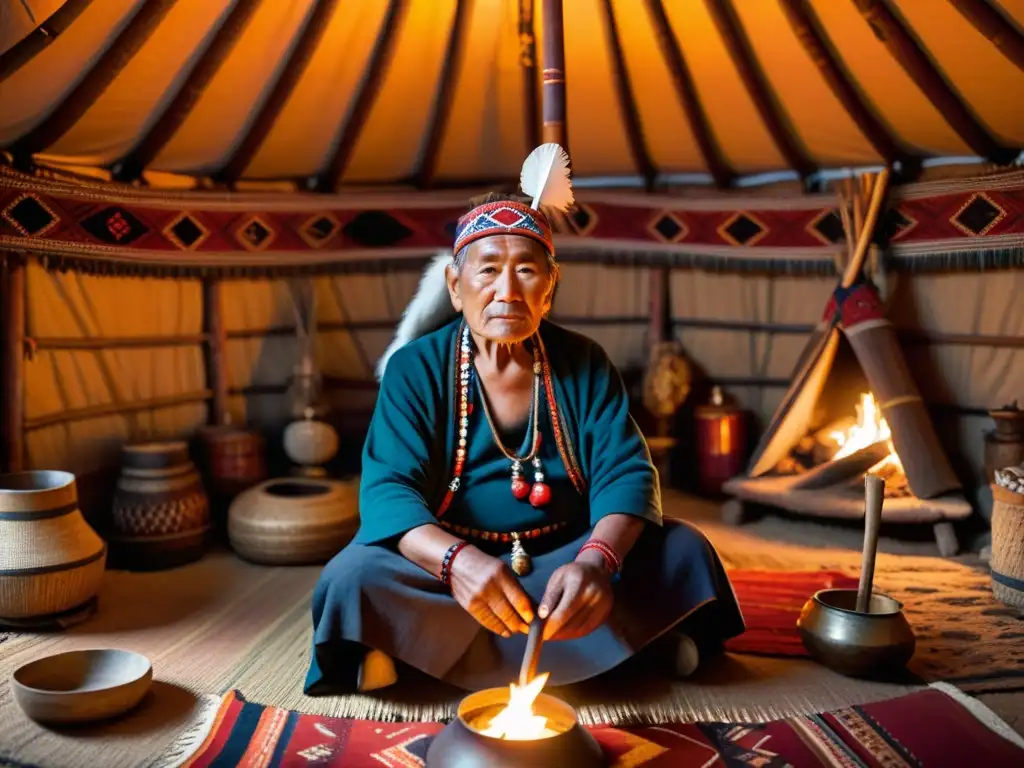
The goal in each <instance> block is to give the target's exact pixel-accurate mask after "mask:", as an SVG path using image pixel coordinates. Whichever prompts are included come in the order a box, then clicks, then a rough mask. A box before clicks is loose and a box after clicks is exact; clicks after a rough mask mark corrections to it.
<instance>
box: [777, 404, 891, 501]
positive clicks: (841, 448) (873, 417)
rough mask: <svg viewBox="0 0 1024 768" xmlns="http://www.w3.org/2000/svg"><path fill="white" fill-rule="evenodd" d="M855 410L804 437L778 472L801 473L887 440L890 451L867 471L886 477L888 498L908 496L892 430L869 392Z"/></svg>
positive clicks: (783, 461) (778, 467)
mask: <svg viewBox="0 0 1024 768" xmlns="http://www.w3.org/2000/svg"><path fill="white" fill-rule="evenodd" d="M856 413H857V415H856V417H847V418H845V419H840V420H839V421H835V422H832V423H831V424H828V425H827V426H826V427H824V428H823V429H820V430H818V431H817V432H814V433H812V434H810V435H807V436H806V437H804V438H803V439H802V440H801V441H800V442H799V443H797V445H796V447H795V448H794V449H793V451H792V453H791V455H790V456H788V457H787V458H785V459H783V460H782V461H781V462H780V463H779V465H778V466H777V467H776V471H777V472H778V473H780V474H784V475H797V474H802V473H803V472H806V471H807V470H809V469H812V468H814V467H816V466H819V465H821V464H825V463H827V462H830V461H837V460H839V459H843V458H845V457H847V456H852V455H853V454H854V453H856V452H857V451H860V450H863V449H865V448H868V447H870V446H873V445H875V444H877V443H883V442H884V443H885V444H886V445H887V446H888V449H889V450H888V453H887V454H886V456H885V458H883V459H882V460H881V461H879V462H878V463H877V464H875V465H874V466H872V467H871V468H870V469H868V472H870V473H871V474H875V475H879V476H880V477H882V478H883V479H884V480H885V495H886V497H893V496H906V495H908V494H909V493H910V491H909V488H908V486H907V477H906V474H905V473H904V471H903V463H902V462H901V461H900V457H899V454H897V453H896V448H895V446H894V445H893V443H892V432H891V431H890V429H889V424H888V423H887V422H886V420H885V417H884V416H882V411H881V409H880V408H879V407H878V403H877V402H876V401H875V398H874V396H873V395H872V394H871V393H870V392H864V393H861V395H860V402H859V403H858V404H857V406H856Z"/></svg>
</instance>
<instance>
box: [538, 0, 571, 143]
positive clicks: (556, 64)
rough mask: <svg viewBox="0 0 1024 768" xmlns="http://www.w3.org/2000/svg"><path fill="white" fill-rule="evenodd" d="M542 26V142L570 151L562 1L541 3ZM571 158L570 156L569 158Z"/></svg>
mask: <svg viewBox="0 0 1024 768" xmlns="http://www.w3.org/2000/svg"><path fill="white" fill-rule="evenodd" d="M541 3H542V7H541V10H542V14H543V15H542V21H543V24H544V61H543V64H544V72H543V76H544V81H543V82H544V91H543V94H542V103H543V109H542V111H543V117H544V124H543V130H542V131H541V137H542V139H543V140H544V143H549V142H554V143H556V144H560V145H561V146H562V147H564V148H565V151H566V152H568V151H569V131H568V129H567V127H566V114H565V36H564V35H563V33H562V0H541ZM569 156H570V157H572V155H571V154H570V155H569Z"/></svg>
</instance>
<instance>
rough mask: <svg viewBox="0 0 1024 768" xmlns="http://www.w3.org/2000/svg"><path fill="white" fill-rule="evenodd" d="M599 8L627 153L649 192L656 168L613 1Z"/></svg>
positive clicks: (607, 0)
mask: <svg viewBox="0 0 1024 768" xmlns="http://www.w3.org/2000/svg"><path fill="white" fill-rule="evenodd" d="M601 10H602V12H603V13H602V15H603V16H604V26H605V33H606V35H607V40H608V48H609V49H610V52H611V55H612V73H613V76H614V81H615V95H616V96H617V97H618V100H619V111H620V112H622V119H623V121H624V122H625V123H626V137H627V139H628V140H629V150H630V154H632V155H633V164H634V165H635V166H636V169H637V171H638V172H639V173H640V175H641V176H642V177H643V180H644V188H645V189H646V190H647V191H648V192H650V191H651V190H652V189H653V188H654V180H655V177H657V175H658V169H657V168H655V166H654V161H653V160H652V159H651V153H650V152H649V151H648V149H647V142H645V141H644V131H643V126H642V125H641V124H640V115H639V114H638V113H637V106H636V97H635V96H634V95H633V86H632V85H631V84H630V82H629V72H628V71H627V70H626V57H625V54H624V53H623V52H622V41H621V40H620V39H619V30H618V27H617V26H616V24H615V11H614V10H613V9H612V0H601Z"/></svg>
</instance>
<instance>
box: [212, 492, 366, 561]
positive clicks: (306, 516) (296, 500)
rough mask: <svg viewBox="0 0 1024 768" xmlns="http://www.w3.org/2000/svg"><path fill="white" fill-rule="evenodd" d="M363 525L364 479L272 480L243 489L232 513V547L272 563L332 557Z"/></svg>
mask: <svg viewBox="0 0 1024 768" xmlns="http://www.w3.org/2000/svg"><path fill="white" fill-rule="evenodd" d="M358 527H359V483H358V481H351V482H342V481H338V480H326V479H319V478H317V479H313V478H304V477H294V478H283V479H276V480H268V481H267V482H265V483H261V484H260V485H257V486H255V487H254V488H250V489H249V490H247V491H245V492H244V493H242V494H240V495H239V496H238V498H236V499H235V500H234V502H232V504H231V510H230V511H229V512H228V536H229V537H230V539H231V546H232V547H233V548H234V550H235V551H236V552H237V553H238V554H239V555H241V556H242V557H243V558H245V559H246V560H251V561H252V562H256V563H265V564H267V565H308V564H314V563H324V562H327V561H328V560H330V559H331V558H332V557H334V555H336V554H337V553H338V552H339V551H341V549H342V547H344V546H345V545H346V544H348V542H349V541H351V539H352V537H353V536H354V535H355V532H356V528H358Z"/></svg>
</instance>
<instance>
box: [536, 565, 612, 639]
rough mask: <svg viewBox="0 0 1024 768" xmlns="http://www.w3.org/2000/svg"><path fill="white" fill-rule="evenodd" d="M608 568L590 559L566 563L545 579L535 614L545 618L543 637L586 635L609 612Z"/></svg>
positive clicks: (610, 598) (570, 637)
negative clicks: (541, 597)
mask: <svg viewBox="0 0 1024 768" xmlns="http://www.w3.org/2000/svg"><path fill="white" fill-rule="evenodd" d="M613 601H614V598H613V597H612V585H611V580H610V578H609V575H608V572H607V571H606V570H605V569H604V568H602V567H601V566H599V565H594V564H591V563H581V562H572V563H566V564H565V565H563V566H562V567H561V568H559V569H558V570H557V571H555V572H554V573H553V574H551V579H550V580H549V581H548V585H547V589H546V590H545V591H544V598H543V599H542V600H541V603H540V608H538V609H537V615H538V616H539V617H540V618H542V619H547V621H546V622H545V625H544V639H545V640H573V639H575V638H578V637H584V636H585V635H589V634H590V633H591V632H593V631H594V630H595V629H597V628H598V627H599V626H601V624H603V623H604V621H605V619H607V618H608V614H609V613H611V610H612V603H613Z"/></svg>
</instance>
